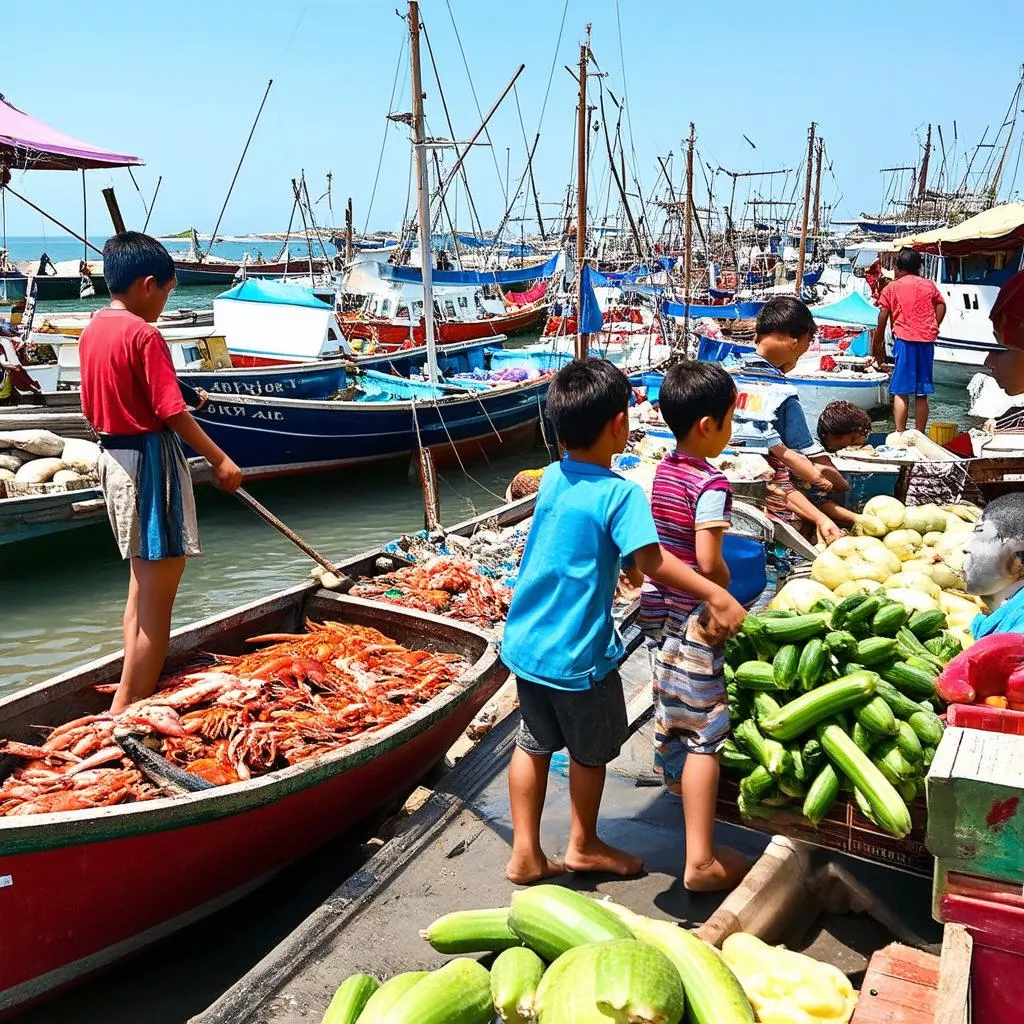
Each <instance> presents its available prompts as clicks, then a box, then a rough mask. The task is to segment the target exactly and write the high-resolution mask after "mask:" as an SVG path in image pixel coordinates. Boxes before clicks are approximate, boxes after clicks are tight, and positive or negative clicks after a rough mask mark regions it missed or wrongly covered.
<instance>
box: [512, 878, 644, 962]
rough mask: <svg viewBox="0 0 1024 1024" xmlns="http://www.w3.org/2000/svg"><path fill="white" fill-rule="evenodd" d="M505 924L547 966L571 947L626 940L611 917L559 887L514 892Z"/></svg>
mask: <svg viewBox="0 0 1024 1024" xmlns="http://www.w3.org/2000/svg"><path fill="white" fill-rule="evenodd" d="M508 923H509V927H510V928H511V929H512V931H514V932H515V933H516V935H518V936H519V937H520V938H521V939H522V940H523V942H525V943H526V945H527V946H529V947H530V948H531V949H532V950H533V951H534V952H535V953H538V954H540V956H542V957H543V958H544V959H545V960H547V961H549V962H550V961H552V960H555V959H557V958H558V957H559V956H560V955H561V954H562V953H564V952H565V951H566V950H568V949H572V948H573V946H581V945H583V944H584V943H587V942H604V941H606V940H609V939H628V938H629V932H628V931H627V929H626V928H625V927H624V926H623V925H622V923H621V922H620V921H619V919H618V918H617V917H615V916H614V914H611V913H609V912H608V911H607V910H605V908H604V907H602V906H601V905H600V904H599V903H595V902H594V901H593V900H590V899H587V897H586V896H584V895H583V894H582V893H578V892H575V891H574V890H572V889H565V888H563V887H562V886H560V885H550V884H548V885H534V886H532V887H531V888H529V889H522V890H520V891H519V892H514V893H513V894H512V909H511V910H510V911H509V915H508Z"/></svg>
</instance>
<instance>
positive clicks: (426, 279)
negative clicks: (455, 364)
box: [409, 0, 469, 382]
mask: <svg viewBox="0 0 1024 1024" xmlns="http://www.w3.org/2000/svg"><path fill="white" fill-rule="evenodd" d="M409 60H410V63H411V65H412V76H411V77H412V123H413V128H412V144H413V154H414V156H415V159H416V203H417V216H418V218H419V222H420V262H421V263H422V264H423V267H422V275H423V326H424V332H425V335H426V339H425V340H426V343H427V377H428V379H429V380H430V381H431V382H434V381H437V380H438V378H439V377H440V376H441V374H440V371H439V369H438V366H437V345H436V341H435V338H434V266H433V254H432V252H431V246H430V168H429V166H428V164H427V158H426V140H425V138H424V135H423V84H422V82H421V80H420V5H419V4H418V3H417V0H409ZM466 149H467V151H468V149H469V147H468V146H467V147H466ZM414 330H415V327H414Z"/></svg>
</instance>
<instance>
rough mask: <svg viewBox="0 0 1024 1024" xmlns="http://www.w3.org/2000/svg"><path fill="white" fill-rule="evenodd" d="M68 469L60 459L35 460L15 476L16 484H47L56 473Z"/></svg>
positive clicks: (27, 463)
mask: <svg viewBox="0 0 1024 1024" xmlns="http://www.w3.org/2000/svg"><path fill="white" fill-rule="evenodd" d="M66 468H67V467H66V466H65V465H64V463H63V462H61V460H60V459H33V460H32V461H31V462H26V463H25V465H24V466H22V467H21V469H19V470H18V472H17V473H15V474H14V482H15V483H16V484H45V483H46V482H47V481H48V480H52V479H53V475H54V473H57V472H59V471H60V470H62V469H66Z"/></svg>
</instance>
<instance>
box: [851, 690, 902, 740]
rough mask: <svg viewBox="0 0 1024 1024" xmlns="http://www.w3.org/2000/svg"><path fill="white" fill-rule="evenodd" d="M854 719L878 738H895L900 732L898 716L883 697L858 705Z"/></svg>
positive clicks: (854, 711)
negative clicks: (897, 722) (897, 721)
mask: <svg viewBox="0 0 1024 1024" xmlns="http://www.w3.org/2000/svg"><path fill="white" fill-rule="evenodd" d="M853 717H854V718H856V719H857V722H858V724H859V725H862V726H863V727H864V728H865V729H867V730H868V732H871V733H874V734H875V735H876V736H895V735H896V734H897V733H898V732H899V726H898V725H897V724H896V716H895V715H894V714H893V713H892V708H890V707H889V705H888V704H887V703H886V702H885V699H884V698H883V697H877V696H876V697H872V698H871V700H869V701H865V702H864V703H863V704H859V705H857V706H856V707H855V708H854V709H853Z"/></svg>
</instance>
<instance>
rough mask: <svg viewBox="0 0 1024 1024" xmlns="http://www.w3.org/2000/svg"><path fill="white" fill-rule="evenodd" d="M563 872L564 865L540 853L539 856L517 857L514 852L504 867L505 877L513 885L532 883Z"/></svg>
mask: <svg viewBox="0 0 1024 1024" xmlns="http://www.w3.org/2000/svg"><path fill="white" fill-rule="evenodd" d="M563 874H565V865H563V864H559V862H558V861H557V860H552V859H551V858H550V857H548V856H546V855H545V854H544V853H541V854H540V856H539V857H517V856H516V855H515V854H514V853H513V855H512V857H511V858H510V860H509V862H508V864H507V865H506V867H505V877H506V878H507V879H508V880H509V881H510V882H512V883H513V885H533V883H534V882H543V881H544V879H545V878H554V877H555V875H563Z"/></svg>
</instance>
